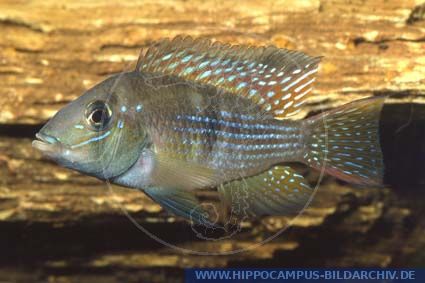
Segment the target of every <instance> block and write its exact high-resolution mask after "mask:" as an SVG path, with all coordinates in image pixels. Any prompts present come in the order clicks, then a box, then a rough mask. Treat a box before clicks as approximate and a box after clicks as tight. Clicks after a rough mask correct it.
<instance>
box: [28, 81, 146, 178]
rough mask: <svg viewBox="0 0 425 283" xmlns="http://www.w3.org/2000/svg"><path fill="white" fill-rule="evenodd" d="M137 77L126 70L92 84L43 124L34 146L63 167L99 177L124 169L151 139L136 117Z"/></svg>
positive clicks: (134, 160) (135, 158) (137, 111)
mask: <svg viewBox="0 0 425 283" xmlns="http://www.w3.org/2000/svg"><path fill="white" fill-rule="evenodd" d="M138 79H140V78H137V75H136V74H134V73H121V74H118V75H115V76H112V77H110V78H108V79H106V80H105V81H103V82H101V83H99V84H98V85H96V86H94V87H93V88H91V89H89V90H88V91H86V92H85V93H84V94H83V95H82V96H80V97H79V98H77V99H76V100H74V101H72V102H71V103H69V104H68V105H66V106H65V107H64V108H62V109H61V110H59V111H58V112H57V113H56V114H55V115H54V116H53V118H52V119H50V120H49V121H48V122H47V123H46V124H45V125H44V126H43V128H42V129H41V130H40V131H39V132H38V133H37V134H36V137H37V140H34V141H33V143H32V145H33V147H34V148H36V149H38V150H40V151H41V152H42V154H43V155H44V156H46V157H47V158H49V159H51V160H53V161H55V162H57V163H58V164H59V165H61V166H63V167H67V168H70V169H74V170H77V171H80V172H82V173H85V174H87V175H91V176H95V177H98V178H100V179H109V178H112V177H115V176H118V175H120V174H122V173H124V172H125V171H126V170H127V169H129V168H130V167H131V166H132V165H133V164H134V163H135V162H136V160H137V159H138V156H139V155H140V152H141V150H142V148H143V146H144V144H145V143H146V134H145V132H144V131H143V130H142V127H141V126H140V123H139V122H138V119H137V118H138V117H137V115H140V114H141V113H140V112H141V111H140V110H141V105H140V104H137V103H136V102H135V97H137V95H135V94H134V92H135V91H137V89H138V83H137V80H138Z"/></svg>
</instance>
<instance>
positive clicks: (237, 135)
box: [174, 127, 288, 140]
mask: <svg viewBox="0 0 425 283" xmlns="http://www.w3.org/2000/svg"><path fill="white" fill-rule="evenodd" d="M174 130H175V131H178V132H189V133H195V134H208V133H211V132H212V129H209V128H208V129H205V128H180V127H174ZM215 133H216V134H217V135H218V136H223V137H225V138H231V139H259V140H263V139H284V138H288V135H283V134H274V133H273V134H241V133H229V132H226V131H222V130H217V131H215Z"/></svg>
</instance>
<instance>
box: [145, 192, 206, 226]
mask: <svg viewBox="0 0 425 283" xmlns="http://www.w3.org/2000/svg"><path fill="white" fill-rule="evenodd" d="M143 191H144V192H145V193H146V194H147V195H148V196H149V197H151V198H152V199H153V200H154V201H156V202H157V203H158V204H159V205H161V207H163V208H164V209H165V210H167V211H169V212H171V213H173V214H175V215H177V216H181V217H183V218H185V219H187V220H191V221H193V222H194V223H196V224H202V225H207V226H214V224H213V223H212V222H211V221H210V220H209V219H208V216H209V215H208V212H206V211H205V210H204V209H203V208H202V207H201V205H200V203H199V201H198V199H197V198H196V196H195V195H194V194H193V193H192V192H188V191H185V190H180V189H170V188H166V189H164V188H157V187H151V188H147V189H145V190H143Z"/></svg>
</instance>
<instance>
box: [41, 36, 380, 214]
mask: <svg viewBox="0 0 425 283" xmlns="http://www.w3.org/2000/svg"><path fill="white" fill-rule="evenodd" d="M319 61H320V58H319V57H310V56H308V55H306V54H304V53H302V52H298V51H290V50H286V49H279V48H276V47H272V46H270V47H251V46H230V45H228V44H222V43H218V42H215V43H212V42H210V41H209V40H205V39H198V40H194V39H192V38H191V37H177V38H175V39H173V40H171V41H170V40H163V41H160V42H158V43H156V44H153V45H152V46H151V47H150V48H148V50H147V51H146V52H142V53H141V55H140V58H139V60H138V62H137V67H136V69H135V70H134V71H132V72H126V73H121V74H117V75H114V76H112V77H110V78H108V79H106V80H105V81H103V82H101V83H99V84H98V85H96V86H94V87H93V88H92V89H90V90H88V91H87V92H86V93H85V94H84V95H82V96H81V97H79V98H78V99H76V100H75V101H73V102H71V103H70V104H69V105H67V106H66V107H64V108H63V109H61V110H60V111H59V112H58V113H57V114H56V115H55V116H54V117H53V118H52V119H51V120H50V121H49V122H48V123H47V124H46V125H45V126H44V127H43V128H42V129H41V130H40V132H39V133H38V134H37V135H36V137H37V140H35V141H34V142H33V146H34V147H35V148H37V149H39V150H41V151H42V153H43V154H44V155H45V156H47V157H48V158H51V159H53V160H54V161H56V162H57V163H58V164H60V165H62V166H64V167H68V168H71V169H74V170H77V171H80V172H82V173H85V174H87V175H91V176H94V177H97V178H100V179H104V180H109V181H111V182H113V183H115V184H119V185H122V186H126V187H131V188H136V189H139V190H142V191H143V192H145V193H146V194H147V195H148V196H150V197H151V198H152V199H153V200H155V201H156V202H158V203H159V204H160V205H161V206H162V207H164V208H165V209H166V210H168V211H171V212H173V213H175V214H177V215H179V216H183V217H185V218H192V220H194V221H195V222H196V219H201V218H202V217H201V216H200V215H202V213H203V212H204V211H202V209H199V201H198V199H197V198H196V197H195V194H194V191H193V190H195V189H203V188H217V191H218V193H219V195H220V199H221V200H222V202H223V203H224V204H225V205H226V206H227V207H232V206H235V205H236V203H235V202H236V201H237V200H236V199H235V198H234V193H236V194H238V193H243V194H245V196H246V199H245V201H246V204H247V205H248V210H247V212H248V213H249V214H250V215H252V216H261V215H286V214H291V213H294V212H296V211H299V210H300V209H301V208H302V207H303V206H304V205H305V204H306V202H307V200H308V199H309V197H310V196H311V194H312V193H313V189H312V188H311V187H310V185H309V184H308V182H307V181H306V180H305V179H304V177H303V176H302V175H300V174H298V173H297V172H296V171H295V170H294V169H292V168H291V167H290V166H289V165H288V162H300V163H303V164H306V165H308V166H310V167H312V168H315V169H318V170H321V169H322V168H324V170H325V172H326V173H328V174H330V175H333V176H335V177H337V178H339V179H341V180H344V181H347V182H350V183H354V184H361V185H379V184H381V182H382V175H383V162H382V154H381V149H380V145H379V136H378V128H379V116H380V111H381V108H382V106H383V103H384V98H383V97H375V98H367V99H362V100H359V101H354V102H352V103H349V104H346V105H344V106H342V107H339V108H336V109H334V110H331V111H328V112H325V113H322V114H319V115H316V116H314V117H311V118H308V119H304V120H292V119H287V118H288V117H290V116H292V115H294V114H296V113H298V112H299V111H300V110H301V108H302V106H303V104H304V103H305V102H306V99H307V98H308V97H309V96H310V95H311V92H312V88H313V83H314V81H315V79H316V74H317V71H318V65H319ZM235 211H236V213H238V211H237V210H236V209H235Z"/></svg>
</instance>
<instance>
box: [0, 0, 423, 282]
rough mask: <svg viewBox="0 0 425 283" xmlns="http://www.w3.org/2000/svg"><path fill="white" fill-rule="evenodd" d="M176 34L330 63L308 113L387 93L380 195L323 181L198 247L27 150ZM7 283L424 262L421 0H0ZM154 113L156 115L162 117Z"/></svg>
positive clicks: (127, 201)
mask: <svg viewBox="0 0 425 283" xmlns="http://www.w3.org/2000/svg"><path fill="white" fill-rule="evenodd" d="M179 34H186V35H192V36H194V37H207V38H210V39H212V40H219V41H223V42H229V43H232V44H250V45H270V44H273V45H276V46H278V47H281V48H289V49H297V50H302V51H305V52H307V53H308V54H310V55H314V56H324V57H323V59H322V63H321V68H320V71H319V77H318V81H317V84H316V89H315V95H313V98H312V99H311V100H310V101H309V103H308V104H307V105H306V107H305V109H304V111H303V115H312V114H315V113H319V112H320V111H322V110H326V109H330V108H333V107H335V106H338V105H341V104H344V103H347V102H349V101H352V100H355V99H359V98H363V97H366V96H377V95H389V98H388V99H387V104H386V105H385V107H384V109H383V114H382V121H381V142H382V147H383V152H384V161H385V166H386V171H385V180H384V181H385V184H386V185H385V186H384V187H383V188H370V187H353V186H351V185H349V184H347V183H344V182H340V181H337V180H336V179H334V178H332V177H329V176H326V177H325V178H324V179H323V181H322V183H321V185H320V187H319V189H318V191H317V194H316V196H315V198H314V200H313V202H312V203H311V205H310V206H309V208H308V209H307V210H306V211H305V213H304V214H303V215H301V216H300V217H298V218H297V219H296V220H295V221H294V222H293V223H292V225H291V226H290V227H289V228H288V229H286V230H285V231H284V232H283V233H282V234H281V235H280V236H279V237H277V238H276V239H274V240H273V241H271V242H269V243H267V244H265V245H262V246H260V247H258V248H256V249H254V250H250V251H247V252H243V253H237V254H228V255H222V256H203V255H196V254H185V253H182V252H181V251H178V250H176V249H171V248H168V247H165V246H164V245H162V244H160V243H158V242H157V241H155V240H153V239H151V238H150V237H149V236H147V235H146V234H145V233H143V232H142V231H140V230H139V229H137V227H135V225H134V224H133V223H132V222H131V221H130V220H129V219H128V218H127V216H126V215H125V214H124V212H123V209H124V211H126V212H128V213H129V214H130V215H131V216H132V217H133V218H134V219H136V220H137V222H138V223H140V224H141V225H143V227H145V228H146V229H148V230H149V231H151V232H152V233H153V234H155V235H157V236H158V237H159V238H161V239H163V240H165V241H169V242H171V243H173V244H175V245H177V246H179V247H182V248H186V249H194V250H203V251H206V252H208V251H209V252H214V253H216V252H220V251H221V252H228V251H232V250H237V249H243V248H244V247H248V246H250V245H252V244H253V243H258V242H260V241H261V240H263V239H266V238H268V237H269V236H270V235H273V234H275V233H276V232H278V231H280V229H281V228H282V227H284V226H285V225H286V224H285V223H286V220H285V219H284V218H283V217H269V218H266V219H263V220H262V221H252V222H248V223H245V224H244V226H243V229H242V230H241V231H240V232H239V233H238V234H237V235H235V236H233V237H230V238H226V239H222V240H219V241H206V240H202V239H200V238H199V237H197V236H196V235H195V234H194V233H193V231H192V229H191V227H190V226H189V225H188V224H187V222H185V221H184V220H182V219H179V218H174V217H172V216H170V215H168V214H167V213H165V212H164V211H162V210H161V208H160V207H159V206H158V205H157V204H155V203H153V202H152V201H151V200H149V199H148V198H147V197H146V196H145V195H144V194H142V193H140V192H137V191H132V190H128V189H123V188H118V187H115V186H114V187H113V188H112V189H111V188H109V187H108V186H106V185H105V183H103V182H100V181H98V180H96V179H93V178H90V177H86V176H83V175H81V174H78V173H76V172H72V171H70V170H67V169H63V168H60V167H58V166H56V165H55V164H53V163H51V162H49V161H47V160H45V159H43V158H42V157H41V156H40V154H39V153H38V152H37V151H35V150H33V149H32V148H31V140H32V139H33V138H34V135H35V133H36V132H37V131H38V130H39V129H40V128H41V126H42V125H43V124H44V123H45V122H46V121H47V120H48V119H49V118H50V117H52V115H54V113H55V112H56V111H57V110H58V109H60V108H61V107H62V106H64V105H65V104H66V103H68V102H70V101H72V100H73V99H75V98H77V97H78V96H79V95H81V94H82V93H83V92H84V91H85V90H87V89H88V88H90V87H92V86H93V85H95V84H96V83H97V82H100V81H101V80H103V79H104V78H106V77H107V76H109V75H111V74H114V73H118V72H121V71H129V70H132V69H133V68H134V67H135V63H136V60H137V58H138V54H139V52H140V50H141V49H142V48H143V47H146V46H148V45H149V44H150V43H152V42H153V41H155V40H158V39H161V38H164V37H174V36H176V35H179ZM0 107H1V108H0V282H181V281H182V278H183V269H184V268H185V267H425V217H424V216H425V209H424V199H425V198H424V194H425V191H424V190H425V3H424V2H423V1H413V0H398V1H397V0H388V1H384V0H376V1H372V0H370V1H360V0H359V1H356V0H352V1H344V0H333V1H330V0H328V1H327V0H322V1H319V0H317V1H316V0H312V1H298V0H273V1H260V0H256V1H254V0H249V1H224V0H223V1H129V0H128V1H106V0H105V1H102V0H98V1H81V0H78V1H53V0H46V1H23V0H22V1H19V0H18V1H8V0H2V1H0ZM159 107H160V106H159Z"/></svg>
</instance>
